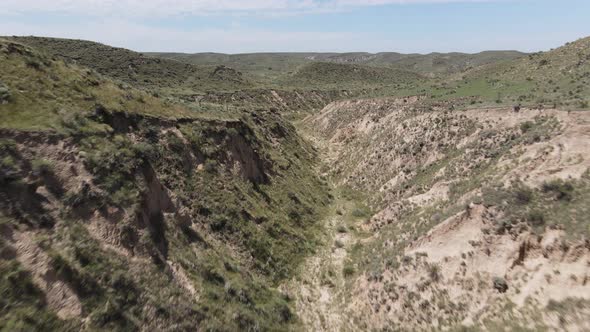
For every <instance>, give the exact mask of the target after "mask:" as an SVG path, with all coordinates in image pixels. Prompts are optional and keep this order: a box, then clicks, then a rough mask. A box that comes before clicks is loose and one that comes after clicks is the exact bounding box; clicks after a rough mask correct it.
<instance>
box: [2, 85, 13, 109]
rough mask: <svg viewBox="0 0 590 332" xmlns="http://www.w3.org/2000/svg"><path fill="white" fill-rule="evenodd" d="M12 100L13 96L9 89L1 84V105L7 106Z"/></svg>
mask: <svg viewBox="0 0 590 332" xmlns="http://www.w3.org/2000/svg"><path fill="white" fill-rule="evenodd" d="M11 98H12V94H11V93H10V90H9V89H8V87H6V86H5V85H4V84H2V83H1V82H0V104H6V103H8V102H9V101H10V99H11Z"/></svg>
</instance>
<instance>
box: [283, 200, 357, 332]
mask: <svg viewBox="0 0 590 332" xmlns="http://www.w3.org/2000/svg"><path fill="white" fill-rule="evenodd" d="M350 204H351V202H348V201H346V200H344V199H343V198H342V197H335V203H334V206H333V207H332V211H331V213H330V215H329V216H328V217H327V220H326V234H324V245H323V246H322V247H321V248H319V249H318V252H317V253H316V254H315V255H314V256H312V257H310V258H308V259H307V261H306V262H305V263H304V264H303V266H302V267H301V270H300V273H299V274H298V275H297V276H296V277H295V278H293V279H292V280H290V281H288V282H287V283H285V284H284V285H283V286H282V288H283V290H285V291H287V292H288V294H289V295H291V296H292V297H293V298H294V300H295V303H296V305H295V306H296V310H297V313H298V315H299V317H300V318H301V320H302V322H303V326H304V327H305V330H307V331H340V330H342V329H345V326H347V325H349V322H347V321H346V317H343V316H342V310H341V308H342V306H343V305H344V297H343V290H344V288H345V282H346V280H345V277H344V273H343V270H344V267H345V261H346V257H347V251H348V249H349V248H350V247H351V246H352V245H353V244H354V243H355V234H354V232H352V231H350V230H349V228H348V227H349V226H348V225H347V222H346V220H345V219H346V215H347V211H348V206H349V205H350Z"/></svg>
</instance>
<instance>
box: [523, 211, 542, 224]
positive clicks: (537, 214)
mask: <svg viewBox="0 0 590 332" xmlns="http://www.w3.org/2000/svg"><path fill="white" fill-rule="evenodd" d="M527 221H528V222H529V223H530V224H531V225H533V226H536V227H538V226H543V225H544V224H545V215H544V214H543V212H541V211H539V210H533V211H531V212H529V214H528V216H527Z"/></svg>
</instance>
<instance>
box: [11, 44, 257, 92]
mask: <svg viewBox="0 0 590 332" xmlns="http://www.w3.org/2000/svg"><path fill="white" fill-rule="evenodd" d="M11 39H12V40H14V41H16V42H19V43H22V44H26V45H29V46H31V47H34V48H35V49H37V50H40V51H44V52H46V53H47V54H49V55H51V56H56V57H60V58H63V59H65V60H66V61H68V62H74V63H77V64H79V65H81V66H85V67H88V68H92V69H95V70H96V71H97V72H99V73H101V74H104V75H107V76H110V77H112V78H115V79H118V80H121V81H123V82H126V83H128V84H132V85H134V86H137V87H145V88H151V89H156V88H163V89H165V90H167V91H168V90H172V91H207V90H235V89H240V88H245V87H248V86H250V85H251V83H250V82H249V80H248V79H247V78H245V77H244V76H243V75H242V74H241V73H240V72H237V71H234V70H232V69H229V68H225V67H218V66H216V65H209V66H196V65H191V64H187V63H181V62H178V61H172V60H167V59H158V58H153V57H149V56H146V55H144V54H142V53H137V52H133V51H130V50H126V49H122V48H115V47H111V46H107V45H103V44H99V43H95V42H90V41H83V40H72V39H56V38H42V37H12V38H11Z"/></svg>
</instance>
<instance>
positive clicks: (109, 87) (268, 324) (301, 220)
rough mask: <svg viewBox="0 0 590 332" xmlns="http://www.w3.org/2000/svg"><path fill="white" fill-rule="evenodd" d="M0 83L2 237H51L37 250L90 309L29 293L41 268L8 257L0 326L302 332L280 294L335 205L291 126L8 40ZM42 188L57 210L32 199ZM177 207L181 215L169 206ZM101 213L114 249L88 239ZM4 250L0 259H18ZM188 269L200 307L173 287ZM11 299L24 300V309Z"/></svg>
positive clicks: (0, 262)
mask: <svg viewBox="0 0 590 332" xmlns="http://www.w3.org/2000/svg"><path fill="white" fill-rule="evenodd" d="M0 73H2V75H1V77H2V82H1V83H0V97H1V98H2V99H1V100H0V123H1V125H0V127H2V129H4V130H2V133H1V134H2V136H3V138H2V139H1V140H0V153H1V155H0V215H1V216H2V220H1V225H0V226H1V227H2V228H3V229H4V228H7V229H11V230H13V231H18V232H30V233H33V234H35V236H38V237H39V238H40V239H43V241H42V242H39V243H35V244H34V245H35V246H39V248H40V250H41V251H42V252H43V253H45V255H46V256H48V257H49V260H50V262H49V263H48V264H49V265H50V266H51V269H52V271H54V272H55V274H56V277H57V278H59V280H63V281H64V282H65V283H67V284H68V285H69V286H70V287H71V288H72V289H73V291H74V292H75V293H76V294H77V296H78V297H79V299H80V301H81V306H82V315H81V317H78V318H74V319H72V320H71V321H62V320H59V319H58V318H57V317H56V315H55V312H53V311H52V309H50V308H49V307H48V306H47V305H46V303H45V302H44V297H45V294H44V293H43V291H41V290H40V289H38V288H36V287H35V286H34V285H33V284H32V282H31V279H30V277H29V275H30V273H31V272H34V271H27V269H26V268H25V267H23V266H20V265H18V264H16V260H15V257H14V255H13V256H3V258H2V259H0V270H2V272H3V275H4V274H6V276H5V277H3V279H2V280H0V290H1V291H2V294H3V297H4V298H5V302H4V304H5V305H3V308H2V311H0V316H1V317H2V323H0V327H2V328H8V329H18V328H23V329H27V328H28V327H30V326H31V325H33V326H38V327H46V329H48V330H56V329H62V330H68V329H71V327H74V328H76V329H77V328H78V327H80V326H81V325H82V324H85V325H84V326H85V327H86V328H88V329H90V330H97V329H98V330H101V329H108V330H120V331H123V330H124V331H129V330H132V331H133V330H141V329H149V330H162V329H164V328H168V327H170V326H174V327H175V329H178V330H194V329H195V328H201V329H203V330H248V329H250V330H255V329H262V330H285V329H289V328H292V327H293V326H294V325H295V324H296V323H297V319H296V317H295V315H294V313H293V311H292V308H291V304H290V303H289V299H288V298H285V297H284V296H283V295H281V294H280V293H279V292H278V291H277V290H276V289H275V288H274V285H276V283H277V282H279V281H280V280H283V279H284V278H286V277H288V276H290V275H291V274H292V272H293V270H294V269H296V268H297V266H298V265H299V263H300V262H301V261H302V260H303V259H304V258H305V257H306V255H308V254H309V253H310V252H312V251H313V249H314V248H315V247H316V246H317V244H318V243H317V242H318V238H317V234H318V233H319V232H320V231H321V229H320V225H319V224H318V220H321V215H322V210H323V207H324V206H325V205H327V204H328V203H329V202H330V199H331V198H330V195H329V193H328V187H327V185H326V183H325V182H323V181H321V180H319V179H318V178H317V176H316V174H315V171H314V166H315V163H316V159H315V158H316V157H315V154H314V152H313V149H312V148H311V146H309V145H308V144H307V143H306V142H304V141H303V140H301V139H300V138H299V136H298V135H297V133H296V131H295V129H294V128H293V127H292V126H291V125H290V124H289V123H288V122H286V121H285V120H284V119H282V118H281V116H279V115H278V114H277V113H276V112H270V111H247V112H240V111H237V110H236V111H235V112H236V113H234V114H233V115H232V117H231V119H230V118H229V117H225V116H219V117H218V118H217V119H212V118H213V117H212V116H210V114H207V116H206V117H205V116H202V113H201V112H199V110H198V109H194V110H188V109H186V108H184V107H182V106H178V105H177V104H174V103H172V102H170V101H167V100H163V99H161V98H159V97H157V94H154V93H148V92H146V91H145V90H143V89H136V88H132V87H130V86H129V85H127V84H125V83H120V82H119V83H117V82H114V81H112V80H111V79H109V78H107V77H105V76H103V75H100V74H98V73H96V72H95V71H93V70H90V69H85V68H82V67H79V66H78V65H72V64H69V63H68V62H64V61H62V60H59V59H57V58H56V59H53V58H52V57H51V56H49V55H47V53H45V52H38V51H36V50H34V49H32V48H31V47H29V46H25V45H23V44H20V43H16V42H13V41H7V40H0ZM219 118H225V120H220V119H219ZM29 131H36V132H35V133H29ZM44 135H47V137H46V138H45V139H44V137H45V136H44ZM33 136H34V137H35V139H31V137H33ZM50 136H51V137H54V138H56V139H55V140H51V139H49V138H48V137H50ZM37 139H38V140H41V141H43V144H46V145H45V146H44V147H43V148H40V147H39V146H38V145H37V144H38V142H37ZM17 141H18V142H17ZM62 142H65V143H64V144H66V145H67V146H68V149H71V150H68V151H62V148H63V146H60V144H61V143H62ZM72 169H83V170H84V171H85V172H87V174H88V176H87V177H86V178H84V179H80V178H78V177H77V176H79V173H76V172H74V173H72V172H73V171H72ZM64 174H67V175H64ZM154 179H156V180H154ZM72 181H74V182H75V181H78V182H75V183H72ZM160 184H161V185H163V186H164V188H166V190H165V191H164V192H163V193H161V192H159V191H158V190H159V189H157V188H160ZM39 187H47V188H49V189H48V191H47V193H46V194H45V195H49V197H50V199H46V198H45V197H44V196H40V195H37V194H35V190H36V188H39ZM154 188H156V189H154ZM154 190H156V191H155V192H154ZM154 197H155V198H154ZM166 197H168V198H166ZM168 200H170V201H173V205H174V207H173V208H172V207H169V206H168V207H164V206H160V205H159V204H161V203H159V202H162V201H168ZM43 202H45V203H43ZM154 202H155V203H154ZM48 204H49V205H50V206H49V207H48ZM31 206H32V207H34V208H31ZM164 210H165V211H164ZM112 211H117V212H116V213H115V214H111V213H112ZM4 216H6V217H4ZM90 216H95V217H92V218H98V219H99V221H98V223H99V225H102V227H109V228H110V229H111V230H110V231H109V232H110V233H109V234H111V236H112V237H114V238H116V240H115V241H114V243H117V244H118V245H119V246H120V247H119V248H118V250H113V249H112V243H113V242H111V241H112V239H105V238H102V237H101V236H100V235H97V234H96V233H95V234H92V231H91V230H89V228H88V220H89V218H90ZM109 216H111V217H109ZM102 218H105V219H102ZM106 218H108V220H106ZM111 227H112V228H111ZM3 234H4V232H3ZM0 238H2V239H3V241H4V240H5V241H4V242H1V241H0V250H1V251H2V252H15V250H16V249H15V245H14V243H12V242H11V240H10V239H9V238H8V239H4V236H2V237H0ZM5 242H6V243H5ZM5 247H6V248H5ZM122 251H127V252H128V255H129V256H127V255H123V254H121V252H122ZM131 256H133V257H134V259H130V258H129V257H131ZM6 257H8V258H6ZM178 267H181V268H182V271H185V272H184V276H185V277H186V279H183V280H185V281H184V283H188V284H189V285H192V287H194V289H196V292H198V294H196V295H192V294H191V293H190V292H189V291H187V286H186V284H183V283H181V282H179V281H178V280H179V279H178V278H179V277H177V276H175V275H174V274H173V272H172V271H173V269H177V268H178ZM11 289H14V290H16V291H19V292H20V290H23V291H22V294H23V296H25V297H23V298H22V300H16V299H15V296H14V294H13V293H10V290H11ZM11 294H12V295H11ZM83 322H84V323H83ZM42 324H45V325H42Z"/></svg>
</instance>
